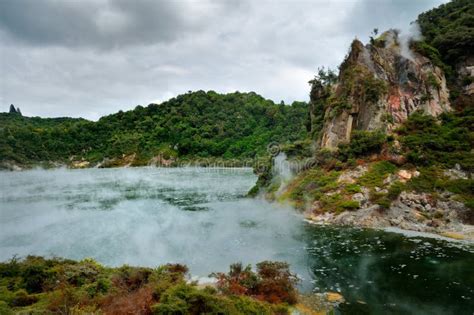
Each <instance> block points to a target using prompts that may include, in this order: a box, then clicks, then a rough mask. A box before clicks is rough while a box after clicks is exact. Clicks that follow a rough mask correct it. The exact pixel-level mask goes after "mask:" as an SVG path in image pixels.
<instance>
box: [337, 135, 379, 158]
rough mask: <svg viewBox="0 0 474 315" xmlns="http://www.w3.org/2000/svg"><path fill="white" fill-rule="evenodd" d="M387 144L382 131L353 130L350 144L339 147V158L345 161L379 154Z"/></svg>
mask: <svg viewBox="0 0 474 315" xmlns="http://www.w3.org/2000/svg"><path fill="white" fill-rule="evenodd" d="M386 142H387V135H386V134H385V133H384V132H382V131H379V130H378V131H362V130H354V131H353V132H352V135H351V141H350V143H344V144H340V145H339V155H338V156H339V158H340V159H341V160H342V161H346V160H348V159H350V158H357V157H361V156H366V155H370V154H373V153H379V152H380V150H381V149H382V146H383V145H384V144H385V143H386Z"/></svg>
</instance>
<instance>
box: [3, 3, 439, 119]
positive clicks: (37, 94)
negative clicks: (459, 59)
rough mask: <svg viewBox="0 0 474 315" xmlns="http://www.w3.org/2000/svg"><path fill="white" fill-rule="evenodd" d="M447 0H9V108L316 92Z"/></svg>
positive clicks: (48, 110) (286, 97)
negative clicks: (315, 84) (318, 77)
mask: <svg viewBox="0 0 474 315" xmlns="http://www.w3.org/2000/svg"><path fill="white" fill-rule="evenodd" d="M443 2H446V0H416V1H414V0H358V1H357V0H333V1H330V0H313V1H307V0H293V1H290V0H279V1H278V0H277V1H265V0H259V1H252V0H242V1H238V0H221V1H216V0H177V1H167V0H162V1H156V0H134V1H129V0H81V1H79V0H63V1H60V0H1V1H0V72H1V78H0V111H7V110H8V108H9V106H10V104H14V105H15V106H17V107H20V108H21V111H22V113H23V115H26V116H42V117H60V116H70V117H84V118H87V119H91V120H96V119H98V118H99V117H101V116H103V115H107V114H111V113H114V112H117V111H119V110H129V109H133V108H134V107H135V106H136V105H139V104H140V105H148V104H149V103H160V102H163V101H166V100H167V99H169V98H172V97H174V96H177V95H179V94H183V93H186V92H188V91H195V90H206V91H207V90H214V91H216V92H221V93H228V92H234V91H241V92H249V91H254V92H256V93H258V94H261V95H262V96H264V97H266V98H269V99H272V100H273V101H275V102H280V101H282V100H283V101H285V102H286V103H291V102H293V101H308V98H309V96H308V94H309V85H308V81H309V80H311V79H312V78H313V77H314V74H315V73H316V71H317V69H318V67H322V66H325V67H330V68H333V69H335V68H337V66H338V65H339V64H340V63H341V62H342V60H343V58H344V56H345V55H346V53H347V51H348V48H349V45H350V43H351V41H352V40H353V39H354V38H359V39H360V40H362V41H363V42H367V41H368V38H369V36H370V34H371V32H372V30H373V29H374V28H378V29H379V30H380V31H383V30H387V29H389V28H399V29H402V30H403V29H407V28H408V26H409V23H410V22H412V21H414V20H415V19H416V17H417V15H418V14H419V13H421V12H423V11H426V10H429V9H431V8H433V7H436V6H438V5H440V4H441V3H443Z"/></svg>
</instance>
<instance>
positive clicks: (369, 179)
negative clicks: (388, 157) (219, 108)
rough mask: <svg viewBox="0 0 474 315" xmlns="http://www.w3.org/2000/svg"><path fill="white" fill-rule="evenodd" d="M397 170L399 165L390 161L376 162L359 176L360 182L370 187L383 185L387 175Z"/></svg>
mask: <svg viewBox="0 0 474 315" xmlns="http://www.w3.org/2000/svg"><path fill="white" fill-rule="evenodd" d="M396 170H397V167H396V166H395V165H394V164H392V163H390V162H388V161H380V162H376V163H374V164H372V166H371V167H370V168H369V170H368V171H367V172H366V173H365V174H364V175H362V176H361V177H360V178H359V181H358V183H359V184H361V185H362V186H366V187H369V188H374V187H381V186H382V185H383V180H384V179H385V178H386V177H387V175H389V174H393V173H395V171H396Z"/></svg>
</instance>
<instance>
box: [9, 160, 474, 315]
mask: <svg viewBox="0 0 474 315" xmlns="http://www.w3.org/2000/svg"><path fill="white" fill-rule="evenodd" d="M255 181H256V177H255V175H254V174H253V173H252V170H251V169H247V168H235V169H213V168H192V167H190V168H147V167H144V168H121V169H85V170H67V169H54V170H31V171H22V172H0V260H8V259H10V258H11V257H12V256H13V255H18V256H20V257H21V256H26V255H28V254H35V255H43V256H49V257H51V256H60V257H67V258H72V259H82V258H85V257H92V258H94V259H96V260H97V261H99V262H101V263H103V264H106V265H110V266H118V265H122V264H130V265H140V266H151V267H153V266H158V265H160V264H164V263H183V264H186V265H188V267H189V268H190V272H191V274H192V275H193V276H195V277H207V276H208V275H209V274H210V273H211V272H214V271H227V269H228V266H229V265H230V264H231V263H234V262H239V261H240V262H243V263H244V264H255V263H257V262H260V261H263V260H279V261H286V262H288V263H289V264H290V265H291V269H292V271H293V272H295V273H297V274H298V275H299V276H300V277H301V278H302V281H301V285H300V288H301V290H302V291H305V292H308V293H309V292H325V291H336V292H341V294H342V295H344V297H345V298H346V300H347V301H348V303H345V304H343V305H341V306H340V308H339V312H341V313H347V314H355V313H360V314H365V313H383V314H401V313H402V314H453V313H457V314H472V313H473V311H474V268H473V266H474V246H473V245H472V244H468V243H463V242H447V241H445V240H440V239H433V238H426V237H422V236H418V235H411V236H410V235H408V236H406V235H402V234H398V233H392V232H384V231H375V230H370V229H359V228H342V227H328V226H326V227H324V226H315V225H311V224H309V223H307V222H305V221H304V220H303V218H302V216H301V215H300V214H299V213H298V212H297V211H295V210H294V209H291V208H290V207H286V206H281V205H277V204H271V203H268V202H266V201H264V200H259V199H248V198H245V195H246V192H247V191H248V190H249V189H250V188H251V187H252V186H253V184H254V183H255Z"/></svg>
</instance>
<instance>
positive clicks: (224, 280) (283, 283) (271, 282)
mask: <svg viewBox="0 0 474 315" xmlns="http://www.w3.org/2000/svg"><path fill="white" fill-rule="evenodd" d="M212 276H214V277H216V278H217V287H218V289H219V290H220V291H221V292H222V293H224V294H233V295H247V296H253V297H256V298H257V299H259V300H262V301H266V302H269V303H273V304H280V303H288V304H294V303H296V288H295V285H296V283H297V281H298V280H297V277H296V276H295V275H294V274H292V273H291V272H290V270H289V265H288V264H287V263H283V262H272V261H264V262H261V263H259V264H257V272H256V273H254V272H253V271H252V269H251V267H250V266H247V267H245V268H243V266H242V264H240V263H239V264H234V265H231V267H230V271H229V272H228V273H227V274H226V273H215V274H212Z"/></svg>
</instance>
